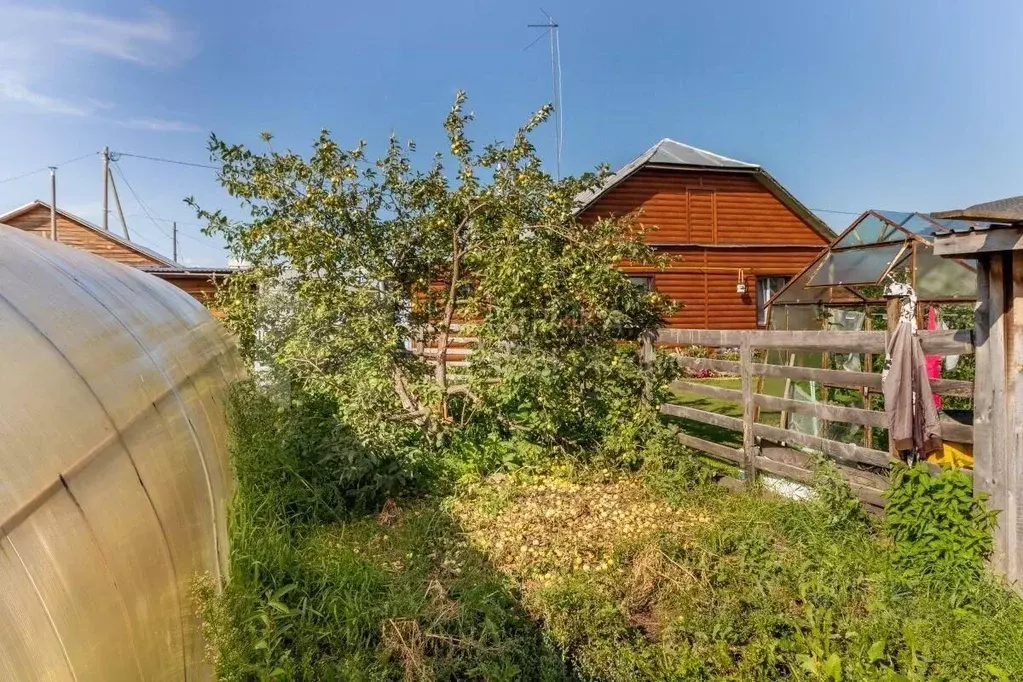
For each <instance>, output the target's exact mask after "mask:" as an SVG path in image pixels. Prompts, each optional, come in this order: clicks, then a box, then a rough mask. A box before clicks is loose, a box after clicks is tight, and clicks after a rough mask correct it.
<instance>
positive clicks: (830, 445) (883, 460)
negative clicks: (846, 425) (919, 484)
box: [753, 424, 891, 467]
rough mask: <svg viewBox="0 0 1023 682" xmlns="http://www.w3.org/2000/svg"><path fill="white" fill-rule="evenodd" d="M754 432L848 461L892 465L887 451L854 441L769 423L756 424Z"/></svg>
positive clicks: (884, 465)
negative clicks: (821, 435)
mask: <svg viewBox="0 0 1023 682" xmlns="http://www.w3.org/2000/svg"><path fill="white" fill-rule="evenodd" d="M753 433H754V435H757V436H759V437H761V438H767V439H769V440H773V441H775V442H778V443H793V444H795V445H801V446H803V447H806V448H810V449H811V450H817V451H818V452H823V453H824V454H826V455H831V456H832V457H836V458H838V459H844V460H846V461H848V462H857V463H859V464H869V465H871V466H876V467H889V466H891V458H890V457H889V456H888V453H887V452H881V451H880V450H871V449H870V448H865V447H862V446H859V445H854V444H853V443H840V442H838V441H835V440H829V439H827V438H821V437H820V436H811V435H810V434H807V433H799V432H798V431H788V430H786V429H779V428H778V427H777V426H768V425H767V424H754V425H753Z"/></svg>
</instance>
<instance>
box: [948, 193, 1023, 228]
mask: <svg viewBox="0 0 1023 682" xmlns="http://www.w3.org/2000/svg"><path fill="white" fill-rule="evenodd" d="M931 215H933V216H934V217H935V218H953V219H959V220H979V221H984V222H995V223H997V222H1003V223H1005V222H1009V223H1018V222H1023V196H1018V197H1008V198H1006V199H997V200H995V201H988V202H986V203H983V204H974V205H973V206H969V207H968V208H961V209H956V210H953V211H937V212H935V213H932V214H931ZM988 227H996V226H988ZM984 229H987V228H984Z"/></svg>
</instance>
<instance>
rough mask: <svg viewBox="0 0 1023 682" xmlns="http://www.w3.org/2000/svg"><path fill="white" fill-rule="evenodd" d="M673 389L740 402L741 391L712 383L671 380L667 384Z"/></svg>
mask: <svg viewBox="0 0 1023 682" xmlns="http://www.w3.org/2000/svg"><path fill="white" fill-rule="evenodd" d="M669 388H671V390H673V391H687V392H689V393H695V394H696V395H703V396H707V397H708V398H717V399H719V400H732V401H735V402H737V403H738V402H742V399H743V398H742V391H740V390H737V389H734V388H722V387H720V386H714V385H712V384H697V383H693V382H691V381H673V382H672V383H671V386H669Z"/></svg>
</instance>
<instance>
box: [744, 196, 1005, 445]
mask: <svg viewBox="0 0 1023 682" xmlns="http://www.w3.org/2000/svg"><path fill="white" fill-rule="evenodd" d="M971 226H972V227H985V226H984V225H982V224H979V223H974V224H972V225H971V224H968V223H967V221H963V220H948V219H938V218H934V217H932V216H929V215H926V214H924V213H903V212H897V211H876V210H871V211H866V212H865V213H863V214H862V215H861V216H859V217H858V218H857V219H856V220H855V221H853V223H852V224H851V225H850V226H849V227H848V228H846V230H845V231H843V232H842V233H841V234H840V235H838V237H836V238H835V240H834V241H833V242H832V243H831V244H830V245H829V246H828V248H827V249H825V250H824V251H823V252H822V253H821V254H820V255H819V256H818V257H817V258H816V259H815V260H814V261H813V262H812V263H810V265H808V266H807V267H806V268H805V269H804V270H803V271H802V272H801V273H799V274H798V275H796V276H795V277H793V278H792V279H791V280H790V281H789V282H787V283H786V284H785V286H784V287H782V288H781V289H780V290H779V291H778V293H777V294H776V295H775V296H774V297H773V298H772V299H771V301H770V302H769V328H770V329H774V330H831V331H842V330H844V331H861V330H883V329H886V328H887V317H886V310H885V308H886V303H887V301H886V299H885V298H884V289H885V285H886V284H888V283H890V282H892V281H897V282H906V283H908V284H910V285H912V286H913V288H914V290H915V291H916V293H917V297H918V301H917V318H918V321H919V324H920V327H921V328H922V329H927V328H931V329H936V328H962V327H963V325H964V324H967V325H969V326H972V319H973V313H972V304H973V302H974V301H975V300H976V297H977V272H976V268H975V266H974V265H973V263H972V262H970V261H965V260H954V259H948V258H943V257H940V256H935V255H934V250H933V243H934V236H935V235H937V234H941V233H943V232H949V231H951V228H953V227H954V228H955V229H956V231H961V230H963V229H965V228H968V227H971ZM956 304H965V305H956ZM765 361H766V362H768V363H770V364H788V365H796V366H801V367H818V368H824V369H839V370H847V371H867V372H880V370H881V366H882V365H883V362H884V357H883V355H874V356H870V355H866V356H864V355H863V354H854V353H791V352H788V351H784V352H783V351H771V352H770V353H768V354H767V357H766V358H765ZM956 363H958V359H957V358H946V359H945V363H944V365H943V366H942V367H941V372H942V376H953V377H955V376H959V375H963V376H966V374H965V373H966V372H972V361H970V362H967V363H965V364H958V365H957V364H956ZM971 378H972V376H971ZM761 390H763V391H764V392H765V393H771V394H774V395H781V396H784V397H787V398H794V399H797V400H806V401H810V402H817V401H820V402H828V403H833V404H840V405H848V406H855V407H862V408H873V409H878V408H879V407H880V403H879V400H880V396H878V395H875V394H872V393H869V392H867V391H860V390H859V389H857V390H855V391H853V390H849V389H842V388H836V387H829V386H827V385H823V384H820V383H818V382H812V381H790V382H784V384H783V385H780V384H775V385H769V384H768V385H763V386H761ZM971 407H972V405H971V404H970V403H969V401H968V399H964V398H958V399H953V400H948V401H946V403H945V404H944V408H945V416H946V417H948V418H955V419H957V420H969V419H970V418H971V414H972V413H971V412H970V408H971ZM953 408H960V409H953ZM781 419H782V422H783V424H785V425H787V426H788V428H791V429H795V430H798V431H802V432H805V433H811V434H814V435H819V436H825V437H828V438H831V439H833V440H840V441H843V442H852V443H858V444H861V445H865V446H868V447H875V448H876V447H881V448H882V449H883V447H885V446H884V444H883V443H882V442H879V439H880V438H882V437H883V434H876V433H872V432H871V431H872V430H871V429H868V428H864V427H862V426H858V425H854V424H845V423H828V422H823V421H821V420H819V419H816V418H814V417H809V416H804V415H797V414H784V413H783V414H782V415H781Z"/></svg>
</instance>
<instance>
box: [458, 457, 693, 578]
mask: <svg viewBox="0 0 1023 682" xmlns="http://www.w3.org/2000/svg"><path fill="white" fill-rule="evenodd" d="M452 506H453V511H454V514H455V516H456V517H457V518H458V519H459V521H460V522H461V524H462V527H463V528H464V529H465V530H466V531H467V533H468V534H469V536H470V538H471V539H472V542H473V544H474V545H475V546H476V547H477V548H479V549H481V550H482V551H484V552H485V553H486V554H487V555H488V556H489V557H490V559H491V561H493V563H494V564H495V566H497V567H498V568H499V569H501V570H502V571H505V572H507V573H511V574H513V575H515V576H517V577H519V578H521V579H523V580H525V581H527V582H530V583H533V582H535V583H539V584H540V585H546V584H549V583H551V582H552V581H555V580H557V579H558V578H559V577H567V576H571V575H573V574H579V573H594V574H611V573H615V572H617V573H620V574H622V575H623V576H627V575H628V574H629V573H630V571H635V570H636V565H635V563H633V565H632V566H626V565H623V564H622V562H620V561H619V560H618V559H617V555H618V554H619V553H620V552H621V551H622V550H623V549H627V548H641V547H645V546H647V545H650V544H651V542H652V541H654V540H656V539H658V538H660V537H662V536H665V535H669V534H670V535H677V536H682V537H684V536H686V535H688V534H689V533H690V532H691V531H692V529H693V527H694V526H698V525H701V524H706V523H707V522H709V520H710V519H709V517H708V516H707V515H706V514H704V513H702V512H701V511H699V510H695V511H694V510H693V509H678V508H673V507H671V506H670V505H669V504H667V502H665V501H664V500H663V499H659V498H657V497H655V496H653V495H651V494H650V492H649V491H648V490H647V489H646V488H645V487H644V485H643V482H642V481H641V480H640V479H639V478H635V477H621V478H617V479H615V480H611V481H600V482H588V483H584V484H580V483H576V482H573V481H570V480H566V479H564V478H559V477H556V476H550V477H543V478H536V479H525V480H512V479H510V478H508V477H506V476H501V477H497V478H495V479H492V480H491V481H488V482H486V483H483V484H480V485H478V486H476V487H475V488H473V489H471V490H469V491H468V492H467V493H466V494H464V495H462V496H460V497H459V498H458V499H457V500H455V502H454V503H453V505H452Z"/></svg>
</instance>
